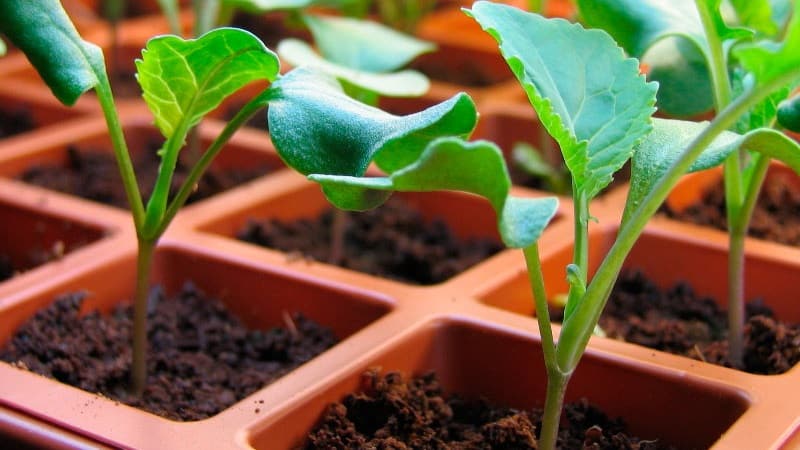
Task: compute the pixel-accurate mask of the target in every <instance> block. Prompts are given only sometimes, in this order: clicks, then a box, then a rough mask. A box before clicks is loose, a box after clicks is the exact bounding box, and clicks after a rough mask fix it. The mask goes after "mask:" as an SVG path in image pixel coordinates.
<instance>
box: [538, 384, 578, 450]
mask: <svg viewBox="0 0 800 450" xmlns="http://www.w3.org/2000/svg"><path fill="white" fill-rule="evenodd" d="M570 376H571V374H565V373H563V372H561V371H559V370H557V369H556V370H550V369H548V370H547V392H546V394H545V398H544V405H545V406H544V411H543V413H542V430H541V431H540V433H539V441H538V442H537V444H538V445H537V448H538V449H540V450H555V448H556V443H557V442H558V423H559V421H560V420H561V411H562V409H563V408H564V394H566V393H567V384H568V383H569V379H570Z"/></svg>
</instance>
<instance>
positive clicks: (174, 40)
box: [136, 28, 280, 137]
mask: <svg viewBox="0 0 800 450" xmlns="http://www.w3.org/2000/svg"><path fill="white" fill-rule="evenodd" d="M279 64H280V63H279V61H278V57H277V56H276V55H275V54H274V53H272V52H271V51H269V50H268V49H267V48H266V47H265V46H264V44H263V43H262V42H261V41H260V40H259V39H258V38H257V37H255V36H253V35H252V34H250V33H249V32H247V31H244V30H239V29H235V28H218V29H216V30H213V31H211V32H209V33H206V34H204V35H203V36H201V37H200V38H198V39H190V40H184V39H182V38H179V37H177V36H159V37H155V38H153V39H150V41H149V42H148V43H147V48H146V49H145V50H144V51H142V59H140V60H137V61H136V68H137V72H138V74H137V78H138V80H139V84H141V86H142V90H143V91H144V100H145V102H146V103H147V106H148V107H149V108H150V110H151V111H152V112H153V115H154V116H155V122H156V125H157V126H158V128H159V129H160V130H161V132H162V133H163V134H164V136H166V137H170V136H172V135H173V133H174V132H175V130H176V129H178V128H181V127H182V126H187V127H189V128H190V127H192V126H194V125H196V124H197V123H198V122H199V121H200V119H201V118H202V117H203V115H205V114H206V113H208V112H209V111H211V110H213V109H214V108H216V107H217V106H219V104H220V103H221V102H222V100H224V99H225V97H227V96H228V95H230V94H232V93H234V92H235V91H237V90H238V89H240V88H241V87H243V86H245V85H246V84H248V83H250V82H252V81H255V80H261V79H264V80H274V79H275V78H276V77H277V75H278V71H279V69H280V66H279Z"/></svg>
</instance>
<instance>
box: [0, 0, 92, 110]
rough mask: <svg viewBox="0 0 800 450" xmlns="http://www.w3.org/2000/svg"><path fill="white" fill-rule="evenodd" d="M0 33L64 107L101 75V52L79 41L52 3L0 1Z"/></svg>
mask: <svg viewBox="0 0 800 450" xmlns="http://www.w3.org/2000/svg"><path fill="white" fill-rule="evenodd" d="M0 32H2V33H3V34H5V35H6V37H8V39H9V40H10V41H11V42H13V43H14V45H16V46H17V47H18V48H19V49H21V50H22V51H23V52H24V53H25V55H26V56H27V57H28V59H29V60H30V62H31V64H33V66H34V67H35V68H36V70H37V71H38V72H39V74H40V75H41V76H42V79H44V81H45V83H47V85H48V86H49V87H50V89H51V90H52V91H53V94H54V95H55V96H56V98H58V100H60V101H61V102H62V103H64V104H65V105H72V104H74V103H75V102H76V101H77V100H78V97H80V96H81V95H82V94H83V93H84V92H86V91H88V90H89V89H92V88H93V87H95V86H96V85H97V84H98V83H99V80H100V78H99V77H100V76H102V75H101V74H104V73H105V63H104V62H103V52H102V51H101V50H100V48H99V47H97V46H96V45H94V44H92V43H89V42H87V41H84V40H83V39H81V37H80V35H78V32H77V31H76V30H75V27H74V26H73V25H72V22H71V21H70V20H69V17H68V16H67V13H66V12H65V11H64V8H62V6H61V3H60V2H58V1H56V0H25V1H11V0H4V1H1V2H0Z"/></svg>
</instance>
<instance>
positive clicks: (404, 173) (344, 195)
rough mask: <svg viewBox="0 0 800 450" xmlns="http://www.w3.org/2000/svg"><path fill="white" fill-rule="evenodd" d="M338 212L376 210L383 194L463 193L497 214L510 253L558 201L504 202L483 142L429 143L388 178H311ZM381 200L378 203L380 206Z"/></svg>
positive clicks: (500, 177)
mask: <svg viewBox="0 0 800 450" xmlns="http://www.w3.org/2000/svg"><path fill="white" fill-rule="evenodd" d="M309 178H310V179H312V180H314V181H317V182H319V183H320V184H322V186H323V190H324V191H325V193H326V196H327V197H328V199H329V200H331V202H332V203H334V204H335V205H336V206H338V207H340V208H345V209H356V210H363V209H369V208H372V207H375V206H377V204H376V203H375V202H374V200H375V199H379V198H382V197H381V195H380V192H383V191H407V192H428V191H438V190H454V191H463V192H469V193H473V194H477V195H480V196H482V197H485V198H486V199H487V200H489V202H490V203H491V204H492V207H493V208H494V210H495V212H496V213H497V218H498V219H497V220H498V230H499V231H500V234H501V236H502V238H503V242H504V243H505V244H506V245H507V246H508V247H512V248H521V247H527V246H530V245H531V244H533V243H535V242H536V240H537V239H539V236H540V235H541V234H542V231H543V230H544V229H545V227H546V226H547V224H548V223H549V222H550V220H551V219H552V218H553V217H554V216H555V213H556V211H557V209H558V200H557V199H556V198H555V197H548V198H538V199H533V198H515V197H511V196H509V195H508V194H509V190H510V188H511V180H510V178H509V176H508V171H507V168H506V165H505V161H504V159H503V155H502V152H501V151H500V149H499V148H497V146H496V145H494V144H492V143H490V142H486V141H477V142H465V141H463V140H460V139H455V138H442V139H438V140H436V141H433V142H432V143H431V144H430V145H429V146H428V147H427V148H426V149H425V151H424V152H423V153H422V154H421V155H420V158H419V159H418V160H417V161H415V162H413V163H412V164H410V165H409V166H407V167H404V168H402V169H400V170H398V171H396V172H393V173H392V174H390V175H389V176H388V177H381V178H359V177H348V176H335V175H333V176H332V175H319V174H317V175H311V176H310V177H309ZM385 198H386V197H383V199H384V200H385Z"/></svg>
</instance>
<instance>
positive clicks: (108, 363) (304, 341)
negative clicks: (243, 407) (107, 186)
mask: <svg viewBox="0 0 800 450" xmlns="http://www.w3.org/2000/svg"><path fill="white" fill-rule="evenodd" d="M83 298H84V294H83V293H73V294H66V295H64V296H62V297H59V298H58V299H57V300H55V301H54V302H53V304H52V305H50V306H49V307H47V308H44V309H42V310H40V311H39V312H38V313H36V315H35V316H34V317H33V318H32V319H31V320H30V321H28V322H27V323H26V324H24V325H23V326H22V327H20V329H19V330H17V332H16V333H15V335H14V337H13V338H12V339H11V341H10V342H9V343H8V344H7V345H6V347H5V348H3V349H2V350H0V360H2V361H6V362H8V363H11V364H15V365H17V366H19V367H22V368H26V369H28V370H30V371H32V372H36V373H38V374H41V375H44V376H47V377H50V378H54V379H56V380H58V381H60V382H62V383H67V384H70V385H72V386H76V387H78V388H80V389H83V390H86V391H89V392H96V393H100V394H102V395H105V396H107V397H109V398H112V399H114V400H118V401H120V402H123V403H127V404H129V405H133V406H136V407H139V408H142V409H144V410H147V411H150V412H152V413H155V414H158V415H160V416H163V417H166V418H169V419H173V420H186V421H188V420H200V419H204V418H206V417H210V416H213V415H214V414H217V413H218V412H220V411H222V410H223V409H225V408H227V407H228V406H230V405H232V404H233V403H235V402H237V401H239V400H241V399H242V398H244V397H246V396H247V395H249V394H251V393H253V392H255V391H256V390H258V389H260V388H261V387H262V386H264V385H266V384H268V383H271V382H272V381H274V380H275V379H277V378H279V377H281V376H283V375H284V374H286V373H287V372H289V371H291V370H293V369H294V368H296V367H298V366H299V365H301V364H303V363H305V362H306V361H308V360H310V359H311V358H313V357H314V356H316V355H318V354H319V353H321V352H323V351H325V350H326V349H328V348H330V347H331V346H333V345H334V344H335V343H336V342H337V339H336V337H335V336H334V335H333V333H332V332H331V331H330V330H329V329H327V328H325V327H322V326H321V325H318V324H316V323H315V322H312V321H311V320H309V319H306V318H305V317H303V316H301V315H299V314H296V315H294V316H293V318H292V319H291V320H292V321H293V324H294V328H296V332H294V331H289V330H288V329H287V328H272V329H267V330H248V329H247V328H246V327H245V326H244V325H243V323H242V322H241V321H240V320H239V319H238V318H236V317H234V316H233V315H232V314H231V313H230V312H228V311H227V310H226V309H225V307H224V305H223V304H222V303H221V302H220V301H219V300H216V299H213V298H208V297H206V296H205V294H203V293H202V292H200V291H199V290H198V289H196V288H194V287H193V286H191V285H190V284H187V285H186V286H184V289H183V291H182V292H181V293H179V294H178V295H177V296H176V297H175V298H170V299H165V298H164V297H163V296H161V295H158V296H157V297H156V298H157V300H156V301H155V304H154V305H151V309H152V310H151V311H150V312H149V314H148V339H149V346H150V347H149V348H150V350H149V353H148V361H147V363H148V379H147V386H146V388H145V392H144V395H143V396H142V397H141V398H134V397H131V396H130V395H128V394H127V391H126V387H127V386H128V377H129V372H130V364H131V329H132V326H133V324H132V319H131V317H132V313H133V311H132V308H131V307H130V306H119V307H117V308H116V309H115V310H114V311H113V312H112V313H111V314H109V315H101V314H100V313H98V312H96V311H94V312H89V313H87V314H83V315H81V314H79V310H80V307H81V303H82V302H83ZM287 320H289V319H287Z"/></svg>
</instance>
